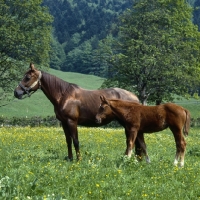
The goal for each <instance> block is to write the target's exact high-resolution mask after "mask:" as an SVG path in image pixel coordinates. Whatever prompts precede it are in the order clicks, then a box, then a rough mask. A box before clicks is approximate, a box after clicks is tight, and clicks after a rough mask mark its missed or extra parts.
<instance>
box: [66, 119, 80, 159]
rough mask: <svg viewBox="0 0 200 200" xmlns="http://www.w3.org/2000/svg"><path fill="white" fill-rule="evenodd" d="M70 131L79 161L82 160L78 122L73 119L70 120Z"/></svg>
mask: <svg viewBox="0 0 200 200" xmlns="http://www.w3.org/2000/svg"><path fill="white" fill-rule="evenodd" d="M67 122H68V123H67V124H68V129H69V133H70V136H71V138H72V140H73V144H74V148H75V151H76V157H77V160H80V157H81V155H80V150H79V140H78V129H77V122H76V121H74V120H71V119H68V121H67Z"/></svg>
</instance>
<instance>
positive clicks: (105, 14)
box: [44, 0, 131, 75]
mask: <svg viewBox="0 0 200 200" xmlns="http://www.w3.org/2000/svg"><path fill="white" fill-rule="evenodd" d="M44 5H47V6H48V7H49V9H50V12H51V14H52V15H53V16H54V22H53V27H54V29H55V31H54V37H55V38H57V41H58V42H59V43H60V44H61V45H62V47H63V49H64V51H65V55H66V59H65V62H60V60H59V59H58V60H56V59H55V56H54V57H53V61H51V66H53V68H57V69H58V68H59V67H58V66H60V69H61V70H63V71H72V72H79V73H84V74H95V75H100V74H102V72H101V71H100V70H101V68H99V64H98V62H99V60H98V59H97V60H96V58H97V57H95V56H94V55H93V52H94V51H95V50H96V49H97V46H98V43H99V40H101V39H103V38H105V37H106V36H107V35H108V34H110V33H111V34H113V35H115V36H116V33H117V32H116V31H115V23H116V21H117V18H118V16H119V14H121V13H122V11H124V10H125V9H126V8H127V7H129V6H130V5H131V1H125V0H123V1H122V0H116V1H102V0H101V1H100V0H96V1H88V0H72V1H69V0H64V1H61V0H56V1H52V0H44ZM54 48H55V51H57V50H56V49H58V48H59V47H58V46H57V47H54ZM56 61H57V64H56ZM55 66H56V67H55Z"/></svg>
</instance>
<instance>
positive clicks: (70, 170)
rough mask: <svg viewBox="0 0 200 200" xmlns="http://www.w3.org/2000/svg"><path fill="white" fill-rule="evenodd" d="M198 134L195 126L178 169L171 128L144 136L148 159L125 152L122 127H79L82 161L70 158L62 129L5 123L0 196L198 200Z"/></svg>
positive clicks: (0, 150)
mask: <svg viewBox="0 0 200 200" xmlns="http://www.w3.org/2000/svg"><path fill="white" fill-rule="evenodd" d="M199 137H200V129H194V128H192V129H191V131H190V134H189V136H188V137H187V138H186V141H187V152H186V157H185V167H184V168H178V167H175V166H173V161H174V155H175V143H174V139H173V136H172V133H171V132H170V131H169V130H165V131H163V132H161V133H154V134H151V135H147V134H146V135H145V140H146V143H147V147H148V152H149V155H150V158H151V163H150V164H147V163H146V162H145V161H142V162H140V163H137V162H136V161H135V159H134V157H132V158H131V159H127V158H126V157H124V156H123V154H124V151H125V135H124V131H123V130H122V129H100V128H79V140H80V145H81V146H80V150H81V154H82V160H81V161H79V162H77V161H73V162H66V161H64V160H63V159H64V157H65V156H66V153H67V149H66V144H65V138H64V135H63V131H62V129H61V128H30V127H27V128H1V129H0V138H1V140H0V161H1V162H0V199H12V200H13V199H20V200H21V199H46V200H47V199H48V200H56V199H58V200H61V199H70V200H77V199H95V200H96V199H98V200H99V199H105V200H116V199H123V200H126V199H127V200H129V199H131V200H132V199H137V200H140V199H142V200H143V199H158V200H160V199H162V200H172V199H173V200H176V199H182V200H196V199H200V190H199V188H200V172H199V168H200V162H199V158H200V140H199Z"/></svg>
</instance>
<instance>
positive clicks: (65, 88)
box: [42, 72, 80, 95]
mask: <svg viewBox="0 0 200 200" xmlns="http://www.w3.org/2000/svg"><path fill="white" fill-rule="evenodd" d="M42 76H43V77H44V79H45V82H46V84H47V85H48V86H50V87H51V94H52V95H57V94H58V93H60V94H62V95H64V94H66V93H68V94H69V95H70V94H71V93H72V92H73V91H74V90H75V89H78V88H80V87H79V86H78V85H76V84H74V83H69V82H67V81H64V80H62V79H60V78H58V77H56V76H54V75H51V74H49V73H46V72H42ZM52 87H53V88H52Z"/></svg>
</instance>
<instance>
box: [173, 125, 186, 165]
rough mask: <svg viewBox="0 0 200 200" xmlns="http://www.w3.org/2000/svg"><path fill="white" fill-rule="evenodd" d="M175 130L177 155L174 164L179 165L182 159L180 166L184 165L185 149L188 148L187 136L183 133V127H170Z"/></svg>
mask: <svg viewBox="0 0 200 200" xmlns="http://www.w3.org/2000/svg"><path fill="white" fill-rule="evenodd" d="M170 129H171V131H172V132H173V135H174V139H175V143H176V156H175V160H174V165H177V164H178V162H179V160H180V166H181V167H183V166H184V157H185V149H186V142H185V138H184V136H183V135H182V131H181V129H178V130H177V129H174V128H170Z"/></svg>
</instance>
